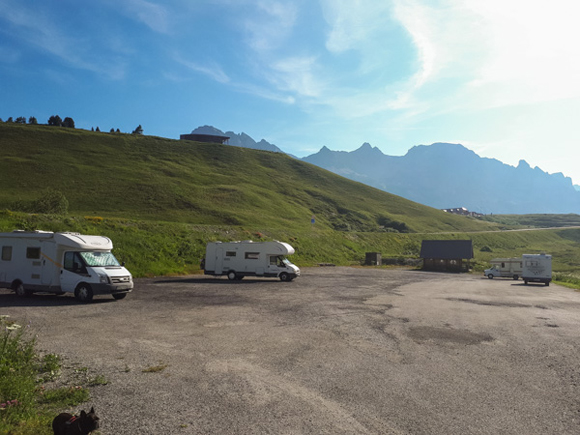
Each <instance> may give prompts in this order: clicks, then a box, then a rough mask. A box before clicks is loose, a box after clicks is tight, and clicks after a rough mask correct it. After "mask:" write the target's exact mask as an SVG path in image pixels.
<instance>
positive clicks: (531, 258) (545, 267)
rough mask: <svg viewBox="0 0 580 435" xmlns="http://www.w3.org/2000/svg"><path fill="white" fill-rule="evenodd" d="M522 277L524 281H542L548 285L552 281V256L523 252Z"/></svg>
mask: <svg viewBox="0 0 580 435" xmlns="http://www.w3.org/2000/svg"><path fill="white" fill-rule="evenodd" d="M522 261H523V263H524V265H523V269H522V279H523V280H524V283H525V284H527V283H528V282H543V283H544V284H545V285H550V281H552V256H551V255H547V254H524V255H522Z"/></svg>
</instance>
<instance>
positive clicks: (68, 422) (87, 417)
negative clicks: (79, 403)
mask: <svg viewBox="0 0 580 435" xmlns="http://www.w3.org/2000/svg"><path fill="white" fill-rule="evenodd" d="M98 428H99V417H97V414H95V409H94V408H91V410H90V411H89V413H88V414H87V413H86V412H85V411H81V416H80V417H76V416H74V415H72V414H67V413H66V412H63V413H62V414H59V415H57V416H56V417H55V418H54V420H53V421H52V430H53V431H54V435H87V434H90V433H91V432H92V431H94V430H97V429H98Z"/></svg>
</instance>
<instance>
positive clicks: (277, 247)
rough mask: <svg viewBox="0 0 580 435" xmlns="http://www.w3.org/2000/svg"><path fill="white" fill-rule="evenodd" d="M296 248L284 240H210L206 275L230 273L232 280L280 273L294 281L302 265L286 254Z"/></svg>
mask: <svg viewBox="0 0 580 435" xmlns="http://www.w3.org/2000/svg"><path fill="white" fill-rule="evenodd" d="M292 254H294V248H293V247H292V246H290V245H289V244H288V243H284V242H252V241H251V240H246V241H243V242H210V243H208V244H207V247H206V254H205V259H204V260H202V269H204V274H205V275H218V276H219V275H227V277H228V278H229V279H230V280H240V279H243V278H244V276H264V277H278V278H280V280H281V281H292V280H293V279H294V278H296V277H297V276H300V269H299V268H298V267H297V266H296V265H294V264H292V263H291V262H290V261H288V259H287V258H286V255H292Z"/></svg>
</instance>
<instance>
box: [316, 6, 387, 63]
mask: <svg viewBox="0 0 580 435" xmlns="http://www.w3.org/2000/svg"><path fill="white" fill-rule="evenodd" d="M320 3H321V6H322V10H323V13H324V17H325V19H326V22H327V23H328V25H329V26H330V30H329V32H328V36H327V40H326V48H327V49H328V50H329V51H331V52H333V53H341V52H344V51H347V50H352V49H356V50H361V49H364V46H365V45H367V44H372V45H373V46H375V44H379V45H380V44H382V43H384V41H379V40H376V39H375V37H376V36H377V33H381V32H382V31H383V30H384V28H385V26H386V25H388V21H389V20H390V18H391V8H392V4H391V2H390V1H389V0H385V1H382V2H377V1H374V0H355V1H353V0H321V1H320Z"/></svg>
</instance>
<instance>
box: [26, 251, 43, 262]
mask: <svg viewBox="0 0 580 435" xmlns="http://www.w3.org/2000/svg"><path fill="white" fill-rule="evenodd" d="M26 258H31V259H33V260H38V259H39V258H40V248H26Z"/></svg>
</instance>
